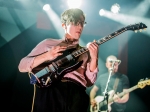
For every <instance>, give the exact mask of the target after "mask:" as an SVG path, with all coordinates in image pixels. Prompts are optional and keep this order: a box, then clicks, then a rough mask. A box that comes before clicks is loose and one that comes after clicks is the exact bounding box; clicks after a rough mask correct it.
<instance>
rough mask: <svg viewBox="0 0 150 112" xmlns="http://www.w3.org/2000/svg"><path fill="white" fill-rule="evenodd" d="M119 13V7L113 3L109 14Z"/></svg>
mask: <svg viewBox="0 0 150 112" xmlns="http://www.w3.org/2000/svg"><path fill="white" fill-rule="evenodd" d="M119 11H120V5H119V4H117V3H115V4H114V5H112V7H111V12H113V13H115V14H117V13H119Z"/></svg>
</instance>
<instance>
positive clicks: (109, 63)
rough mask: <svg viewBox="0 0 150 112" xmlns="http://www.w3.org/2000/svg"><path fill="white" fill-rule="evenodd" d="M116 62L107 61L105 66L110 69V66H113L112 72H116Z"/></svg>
mask: <svg viewBox="0 0 150 112" xmlns="http://www.w3.org/2000/svg"><path fill="white" fill-rule="evenodd" d="M118 66H119V64H118V62H115V63H112V62H109V61H108V62H107V63H106V67H107V68H108V70H110V69H111V68H113V72H114V73H116V72H117V71H118Z"/></svg>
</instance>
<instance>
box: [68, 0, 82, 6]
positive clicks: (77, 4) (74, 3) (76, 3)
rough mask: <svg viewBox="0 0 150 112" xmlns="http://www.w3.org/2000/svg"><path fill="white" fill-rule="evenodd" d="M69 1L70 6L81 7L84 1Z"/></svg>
mask: <svg viewBox="0 0 150 112" xmlns="http://www.w3.org/2000/svg"><path fill="white" fill-rule="evenodd" d="M67 3H68V6H69V7H70V8H79V7H80V6H81V3H82V1H81V0H68V1H67Z"/></svg>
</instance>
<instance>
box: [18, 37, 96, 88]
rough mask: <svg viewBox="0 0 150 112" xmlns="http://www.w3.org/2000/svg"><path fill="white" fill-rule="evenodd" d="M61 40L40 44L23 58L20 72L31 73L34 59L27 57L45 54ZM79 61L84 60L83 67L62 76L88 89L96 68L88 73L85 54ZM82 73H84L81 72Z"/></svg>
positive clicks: (50, 40)
mask: <svg viewBox="0 0 150 112" xmlns="http://www.w3.org/2000/svg"><path fill="white" fill-rule="evenodd" d="M62 41H63V39H45V40H43V41H42V42H40V43H39V44H38V45H37V46H36V47H35V48H34V49H33V50H32V51H31V52H30V53H29V54H28V56H26V57H24V58H23V59H22V60H21V61H20V64H19V66H18V68H19V71H20V72H31V71H32V68H31V65H32V64H33V62H34V58H35V57H29V56H36V55H38V54H41V53H44V52H47V51H49V50H50V49H51V47H53V46H56V45H58V44H59V43H61V42H62ZM80 57H81V60H86V61H84V62H83V65H82V66H81V67H79V68H78V69H77V70H75V71H72V72H69V73H67V74H66V75H64V77H67V78H72V79H75V80H76V81H78V82H80V83H81V84H82V85H83V86H84V87H89V86H92V85H93V84H94V82H95V81H96V78H97V73H98V68H96V69H95V70H94V71H93V72H91V71H90V69H89V67H90V61H87V58H88V57H89V56H88V55H87V53H84V54H82V55H81V56H80ZM82 71H84V73H83V72H82Z"/></svg>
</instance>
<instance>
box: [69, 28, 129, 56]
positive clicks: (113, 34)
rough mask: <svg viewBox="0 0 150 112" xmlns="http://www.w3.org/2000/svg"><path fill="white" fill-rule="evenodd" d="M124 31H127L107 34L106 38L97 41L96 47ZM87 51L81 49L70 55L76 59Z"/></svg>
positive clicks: (86, 49)
mask: <svg viewBox="0 0 150 112" xmlns="http://www.w3.org/2000/svg"><path fill="white" fill-rule="evenodd" d="M125 31H127V29H126V28H121V29H119V30H117V31H115V32H114V33H111V34H109V35H108V36H105V37H103V38H101V39H99V40H97V41H96V43H97V44H98V45H101V44H103V43H105V42H107V41H108V40H110V39H112V38H114V37H116V36H118V35H119V34H121V33H123V32H125ZM87 51H88V48H86V47H83V48H81V49H79V50H77V51H75V52H73V53H72V55H73V56H74V57H78V56H80V55H81V54H83V53H85V52H87Z"/></svg>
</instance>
